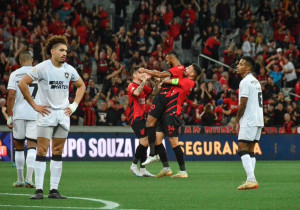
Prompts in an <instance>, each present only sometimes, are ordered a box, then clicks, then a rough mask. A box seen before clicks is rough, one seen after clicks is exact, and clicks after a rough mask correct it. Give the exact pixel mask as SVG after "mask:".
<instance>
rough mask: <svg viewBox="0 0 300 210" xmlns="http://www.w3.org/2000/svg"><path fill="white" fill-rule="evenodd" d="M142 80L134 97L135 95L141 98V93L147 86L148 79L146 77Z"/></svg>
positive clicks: (142, 77) (134, 92)
mask: <svg viewBox="0 0 300 210" xmlns="http://www.w3.org/2000/svg"><path fill="white" fill-rule="evenodd" d="M141 79H142V82H141V84H140V85H139V86H138V88H137V89H135V90H134V91H133V95H135V96H139V95H140V94H141V92H142V91H143V89H144V86H145V84H146V81H147V78H146V77H145V76H144V75H142V76H141Z"/></svg>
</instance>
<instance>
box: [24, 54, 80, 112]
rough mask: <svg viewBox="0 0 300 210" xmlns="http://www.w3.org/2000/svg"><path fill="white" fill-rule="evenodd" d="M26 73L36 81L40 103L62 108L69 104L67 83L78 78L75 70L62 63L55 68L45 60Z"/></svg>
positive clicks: (49, 61)
mask: <svg viewBox="0 0 300 210" xmlns="http://www.w3.org/2000/svg"><path fill="white" fill-rule="evenodd" d="M28 75H29V76H30V77H31V78H32V79H33V80H37V81H38V86H39V99H40V105H43V106H50V107H51V108H52V109H64V108H66V107H67V106H68V105H69V84H70V81H72V82H75V81H77V80H78V79H79V75H78V73H77V71H76V70H75V69H74V68H73V67H72V66H71V65H69V64H67V63H64V64H63V65H62V67H60V68H57V67H55V66H54V65H53V64H52V61H51V60H50V59H49V60H46V61H43V62H42V63H39V64H38V65H36V66H35V67H33V69H32V71H30V72H29V73H28Z"/></svg>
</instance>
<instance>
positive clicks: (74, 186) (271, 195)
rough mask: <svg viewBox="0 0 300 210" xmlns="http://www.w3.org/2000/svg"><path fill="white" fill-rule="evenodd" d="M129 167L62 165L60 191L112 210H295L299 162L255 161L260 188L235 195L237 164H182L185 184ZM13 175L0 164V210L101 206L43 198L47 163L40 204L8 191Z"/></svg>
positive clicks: (299, 202) (240, 177) (240, 174)
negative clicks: (138, 173)
mask: <svg viewBox="0 0 300 210" xmlns="http://www.w3.org/2000/svg"><path fill="white" fill-rule="evenodd" d="M130 164H131V163H130V162H125V161H124V162H64V163H63V174H62V178H61V182H60V188H59V191H60V193H61V194H62V195H65V196H67V197H80V198H93V199H101V200H105V201H111V202H114V203H117V204H119V207H117V209H300V161H257V164H256V177H257V180H258V182H259V188H258V189H257V190H249V191H238V190H236V188H237V186H238V185H240V184H242V182H243V181H244V180H245V178H246V175H245V172H244V170H243V168H242V164H241V162H240V161H235V162H186V167H187V171H188V174H189V178H188V179H171V178H169V177H165V178H160V179H157V178H138V177H135V176H134V175H133V174H131V173H130V172H129V166H130ZM170 166H171V168H172V170H173V173H176V172H177V170H178V166H177V163H176V162H170ZM161 167H162V165H161V164H160V163H156V164H154V165H150V166H149V167H148V170H149V171H150V172H152V173H157V172H159V170H160V169H161ZM16 176H17V175H16V169H15V168H13V167H12V166H11V163H0V209H1V210H2V209H97V208H99V209H100V208H103V207H104V206H105V204H104V203H101V202H94V201H91V200H79V198H77V199H67V200H50V199H48V198H47V195H48V192H49V182H50V181H49V162H48V163H47V169H46V177H45V183H44V196H45V198H44V200H39V201H33V200H30V199H29V197H30V195H31V194H33V193H34V189H26V188H13V187H12V183H13V182H14V181H16ZM7 193H8V194H7ZM12 194H14V195H12ZM16 194H25V195H16ZM26 194H30V195H26ZM47 207H48V208H47Z"/></svg>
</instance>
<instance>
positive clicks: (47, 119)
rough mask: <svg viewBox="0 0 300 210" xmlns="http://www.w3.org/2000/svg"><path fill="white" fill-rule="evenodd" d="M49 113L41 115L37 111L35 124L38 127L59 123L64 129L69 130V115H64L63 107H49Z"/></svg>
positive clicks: (53, 125)
mask: <svg viewBox="0 0 300 210" xmlns="http://www.w3.org/2000/svg"><path fill="white" fill-rule="evenodd" d="M49 110H50V112H51V113H50V114H49V115H44V116H43V115H41V114H40V113H38V118H37V126H40V127H56V126H57V125H61V127H63V128H64V129H65V130H67V131H69V130H70V117H68V116H67V115H65V113H64V112H65V111H64V110H63V109H59V110H55V109H49Z"/></svg>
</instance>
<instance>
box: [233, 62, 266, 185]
mask: <svg viewBox="0 0 300 210" xmlns="http://www.w3.org/2000/svg"><path fill="white" fill-rule="evenodd" d="M254 66H255V61H254V60H253V58H251V57H249V56H244V57H242V59H241V60H240V62H239V64H238V65H237V73H238V74H240V75H241V76H242V78H243V79H242V81H241V82H240V86H239V106H238V111H237V116H236V120H235V125H234V127H233V133H234V134H237V133H238V154H239V155H240V157H241V159H242V163H243V167H244V169H245V171H246V174H247V180H246V182H245V183H244V184H242V185H241V186H239V187H238V188H237V189H238V190H250V189H257V188H258V183H257V181H256V178H255V175H254V169H255V163H256V159H255V156H254V146H255V144H256V143H258V141H259V139H260V135H261V131H262V128H263V126H264V118H263V99H262V89H261V85H260V83H259V81H258V80H257V79H256V78H255V77H254V76H253V75H252V74H251V72H252V71H253V69H254Z"/></svg>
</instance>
